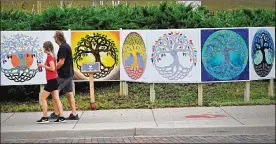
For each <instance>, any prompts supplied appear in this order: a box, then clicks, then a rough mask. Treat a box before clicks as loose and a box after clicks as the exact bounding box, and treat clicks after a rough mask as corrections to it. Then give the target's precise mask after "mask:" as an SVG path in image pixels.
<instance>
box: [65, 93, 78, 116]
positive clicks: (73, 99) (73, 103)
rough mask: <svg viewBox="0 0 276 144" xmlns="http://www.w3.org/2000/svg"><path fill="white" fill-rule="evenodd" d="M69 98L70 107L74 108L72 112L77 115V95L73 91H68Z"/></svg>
mask: <svg viewBox="0 0 276 144" xmlns="http://www.w3.org/2000/svg"><path fill="white" fill-rule="evenodd" d="M66 96H67V99H68V101H69V104H70V107H71V109H72V114H73V115H74V116H75V115H76V114H77V113H76V104H75V97H74V95H73V92H66Z"/></svg>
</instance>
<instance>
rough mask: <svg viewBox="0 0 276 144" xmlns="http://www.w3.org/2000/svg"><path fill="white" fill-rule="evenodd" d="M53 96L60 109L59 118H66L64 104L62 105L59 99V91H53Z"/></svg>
mask: <svg viewBox="0 0 276 144" xmlns="http://www.w3.org/2000/svg"><path fill="white" fill-rule="evenodd" d="M51 94H52V98H53V101H54V103H55V104H56V106H57V107H58V112H59V116H60V117H64V114H63V106H62V103H61V101H60V98H59V91H58V90H55V91H52V92H51ZM55 113H56V112H55Z"/></svg>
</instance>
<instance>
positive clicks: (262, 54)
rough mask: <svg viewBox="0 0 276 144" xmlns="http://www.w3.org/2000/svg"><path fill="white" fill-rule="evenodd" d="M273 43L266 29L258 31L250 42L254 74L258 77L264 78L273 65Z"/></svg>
mask: <svg viewBox="0 0 276 144" xmlns="http://www.w3.org/2000/svg"><path fill="white" fill-rule="evenodd" d="M274 53H275V52H274V42H273V39H272V37H271V35H270V33H269V32H268V31H267V30H266V29H260V30H258V31H257V32H256V33H255V35H254V38H253V41H252V51H251V56H252V62H253V66H254V70H255V72H256V73H257V74H258V75H259V76H260V77H266V76H267V75H268V74H269V73H270V71H271V69H272V67H273V63H274Z"/></svg>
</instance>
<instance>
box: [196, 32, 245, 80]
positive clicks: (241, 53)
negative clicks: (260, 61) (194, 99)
mask: <svg viewBox="0 0 276 144" xmlns="http://www.w3.org/2000/svg"><path fill="white" fill-rule="evenodd" d="M208 34H210V35H209V36H208V37H207V35H208ZM201 36H204V37H207V38H206V40H201V42H202V43H204V44H202V64H203V66H202V69H204V72H202V73H203V75H204V74H205V70H206V71H207V73H208V74H209V75H211V76H212V77H213V78H215V79H216V80H235V79H239V80H244V79H248V71H247V69H248V46H247V45H248V44H247V42H246V41H245V40H246V38H247V37H248V31H247V30H243V29H236V30H235V29H233V30H227V29H223V30H216V31H215V30H203V32H202V34H201ZM202 78H203V79H205V80H207V79H208V76H206V75H204V76H202ZM208 80H211V79H208Z"/></svg>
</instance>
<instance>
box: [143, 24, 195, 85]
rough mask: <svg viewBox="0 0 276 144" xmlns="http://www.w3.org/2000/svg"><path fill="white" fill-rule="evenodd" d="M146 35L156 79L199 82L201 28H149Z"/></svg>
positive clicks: (153, 73)
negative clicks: (153, 29) (157, 29)
mask: <svg viewBox="0 0 276 144" xmlns="http://www.w3.org/2000/svg"><path fill="white" fill-rule="evenodd" d="M147 38H148V41H150V42H151V43H150V44H151V47H152V49H151V52H150V53H151V63H152V66H153V68H152V69H155V70H154V71H153V72H151V74H150V78H151V80H152V81H153V82H160V83H166V82H172V83H174V82H176V83H181V82H191V83H192V82H200V65H199V64H198V62H199V61H200V59H199V58H200V51H199V41H198V40H199V30H198V29H186V30H169V31H164V30H159V31H150V34H148V35H147ZM148 47H149V45H148Z"/></svg>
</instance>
